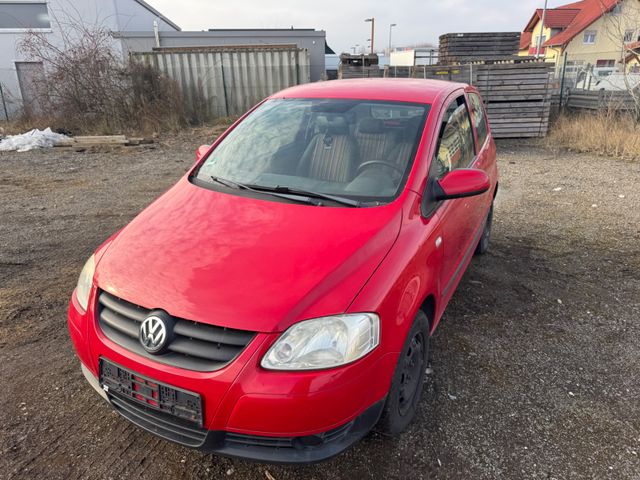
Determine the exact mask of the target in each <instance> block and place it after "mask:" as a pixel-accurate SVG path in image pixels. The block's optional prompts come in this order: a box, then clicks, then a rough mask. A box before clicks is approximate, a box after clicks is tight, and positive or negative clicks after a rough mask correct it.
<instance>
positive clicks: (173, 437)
mask: <svg viewBox="0 0 640 480" xmlns="http://www.w3.org/2000/svg"><path fill="white" fill-rule="evenodd" d="M81 368H82V373H83V374H84V376H85V378H86V379H87V381H88V382H89V384H90V385H91V386H92V387H93V388H94V389H95V390H96V392H98V393H99V394H100V396H101V397H103V398H104V399H105V400H107V401H108V402H109V403H110V404H111V406H112V407H113V408H114V409H115V410H116V411H117V412H118V413H119V414H120V415H122V416H123V417H125V418H126V419H127V420H129V421H130V422H132V423H134V424H135V425H137V426H139V427H141V428H142V429H144V430H146V431H148V432H150V433H153V434H155V435H158V436H159V437H162V438H164V439H166V440H169V441H172V442H174V443H178V444H180V445H183V446H186V447H190V448H196V449H199V450H202V451H205V452H210V453H215V454H217V455H223V456H227V457H236V458H243V459H246V460H252V461H257V462H265V463H289V464H297V463H314V462H321V461H324V460H327V459H329V458H331V457H334V456H336V455H338V454H340V453H341V452H343V451H344V450H346V449H347V448H349V447H350V446H351V445H353V444H354V443H356V442H357V441H359V440H361V439H362V438H363V437H364V436H365V435H366V434H367V433H368V432H369V431H370V430H371V429H372V428H373V427H374V425H375V424H376V423H377V422H378V419H379V418H380V414H381V413H382V408H383V406H384V401H379V402H377V403H375V404H373V405H372V406H370V407H369V408H368V409H366V410H365V411H364V412H363V413H362V414H360V415H359V416H358V417H356V418H355V419H353V420H351V421H350V422H348V423H346V424H344V425H341V426H339V427H337V428H334V429H332V430H329V431H326V432H322V433H318V434H315V435H307V436H298V437H267V436H258V435H246V434H240V433H235V432H227V431H222V430H207V429H204V428H197V427H195V426H193V425H192V424H187V423H186V422H181V421H180V420H179V419H176V418H175V417H173V416H171V415H166V414H163V413H161V412H158V411H156V410H154V409H151V408H148V407H146V406H144V405H142V404H140V403H136V402H133V401H131V400H129V399H127V398H124V397H120V396H117V395H114V394H112V393H107V392H105V391H104V390H103V389H102V388H100V383H99V381H98V379H97V378H96V377H95V376H94V375H93V373H91V371H90V370H89V369H88V368H87V367H85V366H84V364H82V363H81Z"/></svg>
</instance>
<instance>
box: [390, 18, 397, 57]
mask: <svg viewBox="0 0 640 480" xmlns="http://www.w3.org/2000/svg"><path fill="white" fill-rule="evenodd" d="M397 26H398V24H397V23H392V24H391V25H389V56H391V35H392V33H393V27H397Z"/></svg>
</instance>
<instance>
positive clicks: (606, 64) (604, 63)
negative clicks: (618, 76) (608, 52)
mask: <svg viewBox="0 0 640 480" xmlns="http://www.w3.org/2000/svg"><path fill="white" fill-rule="evenodd" d="M615 66H616V61H615V60H597V61H596V68H611V67H615Z"/></svg>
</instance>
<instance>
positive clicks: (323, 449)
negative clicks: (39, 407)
mask: <svg viewBox="0 0 640 480" xmlns="http://www.w3.org/2000/svg"><path fill="white" fill-rule="evenodd" d="M89 305H90V307H89V311H88V312H83V311H82V310H81V309H79V306H78V305H77V302H76V301H75V296H74V297H73V299H72V301H71V304H70V306H69V319H68V320H69V331H70V334H71V339H72V341H73V343H74V346H75V348H76V352H77V354H78V356H79V357H80V360H81V363H82V365H83V372H84V373H85V376H87V379H88V380H89V382H90V383H91V384H92V386H94V388H96V390H98V391H100V394H101V395H102V396H103V397H104V396H105V395H106V397H107V400H108V401H109V402H110V403H111V405H112V406H113V407H114V408H116V410H117V411H118V412H119V413H121V414H122V415H123V416H125V417H126V418H128V419H129V420H130V421H132V422H133V423H135V424H137V425H139V426H140V427H142V428H144V429H146V430H148V431H150V432H152V433H155V434H156V435H159V436H161V437H163V438H166V439H168V440H171V441H174V442H177V443H180V444H182V445H186V446H190V447H193V448H200V449H203V450H206V451H210V452H216V453H219V454H221V455H229V456H237V457H242V458H248V459H253V460H256V461H265V462H276V463H279V462H282V463H307V462H318V461H322V460H324V459H327V458H330V457H332V456H334V455H336V454H338V453H340V452H341V451H342V450H344V449H345V448H347V447H349V446H350V445H352V444H353V443H354V442H356V441H357V440H359V439H360V438H362V437H363V436H364V435H365V434H366V433H367V432H368V431H369V430H370V429H371V428H372V427H373V425H374V424H375V423H376V422H377V420H378V417H379V414H380V412H381V410H382V405H383V403H384V399H385V398H386V394H387V392H388V390H389V386H390V382H391V377H392V375H393V369H394V367H395V363H396V361H397V355H396V354H391V353H387V354H383V353H382V352H381V351H376V352H375V354H372V355H368V356H367V357H365V358H363V359H361V360H360V361H358V362H355V363H353V364H350V365H347V366H345V367H343V368H339V369H333V370H327V371H318V372H272V371H266V370H264V369H262V368H261V367H260V365H259V362H260V359H261V358H262V356H263V355H264V354H265V353H266V351H267V349H268V348H269V346H270V345H271V344H272V342H273V341H274V340H275V338H277V336H278V335H277V334H258V335H257V337H256V338H255V339H254V341H253V342H252V343H251V344H250V345H249V346H248V347H247V348H246V349H245V351H243V352H242V353H241V354H240V356H239V357H238V358H237V359H236V360H234V361H233V362H232V363H231V364H229V365H228V366H226V367H224V368H222V369H220V370H217V371H214V372H194V371H190V370H182V369H178V368H174V367H170V366H166V365H162V364H159V363H157V362H154V361H153V360H150V359H147V358H143V357H139V356H137V355H135V354H134V353H132V352H129V351H127V350H124V349H123V348H121V347H120V346H118V345H116V344H114V343H112V342H111V341H110V340H109V339H108V338H106V337H105V336H104V335H103V334H102V332H101V331H100V329H99V327H98V325H97V322H96V321H95V320H93V319H94V318H95V314H94V312H93V311H92V307H91V305H95V299H90V302H89ZM100 358H105V359H108V360H109V361H111V362H114V363H116V364H119V365H121V366H123V367H124V368H126V369H128V370H130V371H132V372H136V373H138V374H139V375H141V376H145V377H147V378H150V379H154V380H156V381H158V382H161V383H164V384H167V385H170V386H174V387H176V388H180V389H184V390H187V391H190V392H195V393H197V394H199V395H200V396H201V398H202V405H203V422H202V426H203V428H194V427H193V424H192V425H183V424H180V423H179V422H178V423H176V422H175V421H174V420H175V419H174V418H172V417H171V416H170V418H164V417H163V416H162V415H157V414H156V413H157V412H155V411H153V410H152V411H151V412H149V411H146V410H145V408H144V405H140V404H137V403H135V402H129V403H127V401H126V399H124V400H123V399H119V398H117V397H115V396H114V395H111V394H107V393H106V392H104V391H102V389H101V388H100V384H99V381H98V380H97V377H98V376H99V365H98V364H99V359H100ZM112 393H113V392H112ZM130 403H134V404H133V405H131V404H130ZM141 407H143V408H141ZM310 412H313V413H312V414H310Z"/></svg>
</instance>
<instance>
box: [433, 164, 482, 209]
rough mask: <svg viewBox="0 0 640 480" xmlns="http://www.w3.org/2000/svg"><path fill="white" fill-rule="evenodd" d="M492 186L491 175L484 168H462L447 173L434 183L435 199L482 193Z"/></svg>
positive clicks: (448, 198)
mask: <svg viewBox="0 0 640 480" xmlns="http://www.w3.org/2000/svg"><path fill="white" fill-rule="evenodd" d="M489 188H491V180H490V179H489V176H488V175H487V174H486V173H485V172H483V171H482V170H476V169H472V168H460V169H458V170H452V171H451V172H449V173H447V174H446V175H445V176H444V178H442V179H441V180H440V181H439V182H436V183H435V185H434V190H435V191H434V194H435V200H436V201H441V200H451V199H454V198H464V197H473V196H476V195H481V194H483V193H485V192H486V191H487V190H489Z"/></svg>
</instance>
